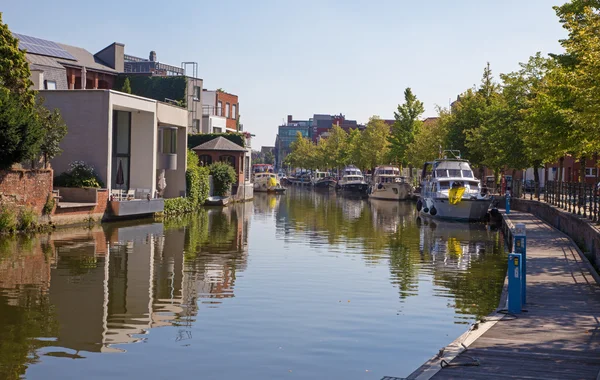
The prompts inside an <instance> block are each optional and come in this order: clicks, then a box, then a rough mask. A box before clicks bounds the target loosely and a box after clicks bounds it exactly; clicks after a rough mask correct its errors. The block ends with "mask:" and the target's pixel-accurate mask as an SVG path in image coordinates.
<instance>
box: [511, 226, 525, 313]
mask: <svg viewBox="0 0 600 380" xmlns="http://www.w3.org/2000/svg"><path fill="white" fill-rule="evenodd" d="M526 235H527V234H526V231H525V224H523V223H519V224H517V225H515V242H514V245H513V252H515V253H520V254H521V261H522V263H521V271H522V277H523V281H522V286H523V290H522V293H521V296H522V297H523V305H525V303H526V302H527V236H526Z"/></svg>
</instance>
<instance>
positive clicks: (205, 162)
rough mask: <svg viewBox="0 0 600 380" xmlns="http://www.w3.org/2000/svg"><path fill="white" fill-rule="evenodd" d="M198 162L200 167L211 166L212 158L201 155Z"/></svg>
mask: <svg viewBox="0 0 600 380" xmlns="http://www.w3.org/2000/svg"><path fill="white" fill-rule="evenodd" d="M198 160H199V161H200V166H208V165H210V164H212V157H211V156H209V155H208V154H203V155H201V156H200V157H199V158H198Z"/></svg>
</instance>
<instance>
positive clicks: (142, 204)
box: [109, 198, 165, 216]
mask: <svg viewBox="0 0 600 380" xmlns="http://www.w3.org/2000/svg"><path fill="white" fill-rule="evenodd" d="M109 206H110V209H111V211H112V213H113V215H115V216H132V215H145V214H154V213H157V212H163V211H164V209H165V200H164V199H163V198H156V199H150V200H146V199H133V200H130V201H110V202H109Z"/></svg>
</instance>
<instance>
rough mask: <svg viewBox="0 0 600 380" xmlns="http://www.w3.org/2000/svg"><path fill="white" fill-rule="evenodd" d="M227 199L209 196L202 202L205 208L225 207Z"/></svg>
mask: <svg viewBox="0 0 600 380" xmlns="http://www.w3.org/2000/svg"><path fill="white" fill-rule="evenodd" d="M229 200H230V199H229V197H219V196H210V197H208V198H206V200H205V201H204V205H205V206H227V204H228V203H229Z"/></svg>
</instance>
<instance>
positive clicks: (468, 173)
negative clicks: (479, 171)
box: [462, 170, 473, 178]
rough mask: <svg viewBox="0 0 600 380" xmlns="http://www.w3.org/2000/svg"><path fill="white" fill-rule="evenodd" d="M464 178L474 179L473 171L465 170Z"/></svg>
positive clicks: (463, 172)
mask: <svg viewBox="0 0 600 380" xmlns="http://www.w3.org/2000/svg"><path fill="white" fill-rule="evenodd" d="M462 176H463V177H465V178H473V172H472V171H471V170H463V171H462Z"/></svg>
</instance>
